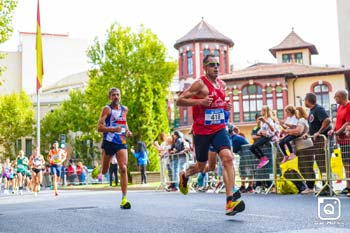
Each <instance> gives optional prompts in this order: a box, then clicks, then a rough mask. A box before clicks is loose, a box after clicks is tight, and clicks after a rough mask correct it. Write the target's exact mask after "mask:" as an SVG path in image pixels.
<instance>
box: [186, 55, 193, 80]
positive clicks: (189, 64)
mask: <svg viewBox="0 0 350 233" xmlns="http://www.w3.org/2000/svg"><path fill="white" fill-rule="evenodd" d="M191 74H193V63H192V52H191V51H188V52H187V75H191Z"/></svg>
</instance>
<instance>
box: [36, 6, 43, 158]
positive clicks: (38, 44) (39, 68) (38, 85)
mask: <svg viewBox="0 0 350 233" xmlns="http://www.w3.org/2000/svg"><path fill="white" fill-rule="evenodd" d="M36 20H37V22H36V70H37V71H36V72H37V77H36V94H37V101H36V106H37V110H36V111H37V113H36V130H37V132H36V144H37V145H36V146H37V152H38V154H41V153H40V89H41V87H42V82H43V75H44V68H43V54H42V52H43V51H42V40H41V25H40V8H39V0H38V6H37V12H36Z"/></svg>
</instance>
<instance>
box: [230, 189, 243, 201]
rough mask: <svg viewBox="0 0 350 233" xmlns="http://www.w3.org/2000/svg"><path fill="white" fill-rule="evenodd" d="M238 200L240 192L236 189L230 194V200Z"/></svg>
mask: <svg viewBox="0 0 350 233" xmlns="http://www.w3.org/2000/svg"><path fill="white" fill-rule="evenodd" d="M239 198H241V192H240V191H239V190H238V189H237V190H235V191H234V192H233V194H232V200H233V201H237V200H238V199H239Z"/></svg>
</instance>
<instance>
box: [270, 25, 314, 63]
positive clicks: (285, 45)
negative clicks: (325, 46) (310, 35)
mask: <svg viewBox="0 0 350 233" xmlns="http://www.w3.org/2000/svg"><path fill="white" fill-rule="evenodd" d="M300 48H308V49H309V50H310V52H311V54H318V52H317V49H316V47H315V45H313V44H310V43H308V42H305V41H304V40H303V39H301V38H300V36H298V35H297V34H296V33H295V32H294V31H292V32H291V33H289V35H288V36H287V37H286V38H285V39H284V40H283V41H282V42H281V43H280V44H279V45H277V46H275V47H273V48H271V49H270V52H271V53H272V55H273V56H274V57H276V52H277V51H281V50H291V49H300Z"/></svg>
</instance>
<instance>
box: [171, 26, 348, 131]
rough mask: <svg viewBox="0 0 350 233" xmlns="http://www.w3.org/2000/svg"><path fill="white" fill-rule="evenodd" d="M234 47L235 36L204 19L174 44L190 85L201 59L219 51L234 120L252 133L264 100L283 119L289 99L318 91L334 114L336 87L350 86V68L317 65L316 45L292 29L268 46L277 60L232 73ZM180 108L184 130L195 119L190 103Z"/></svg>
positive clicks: (183, 76)
mask: <svg viewBox="0 0 350 233" xmlns="http://www.w3.org/2000/svg"><path fill="white" fill-rule="evenodd" d="M213 37H217V38H216V39H215V38H213ZM232 46H233V42H232V40H230V39H229V38H227V37H225V36H223V35H222V34H221V33H219V32H218V31H217V30H215V29H214V28H213V27H212V26H210V25H208V24H207V23H206V22H204V21H203V20H202V21H201V22H200V23H199V24H198V25H197V26H196V27H195V28H194V29H192V30H191V31H190V32H189V33H188V34H187V35H185V36H184V37H182V38H181V39H180V40H178V41H177V42H176V44H175V48H177V49H178V50H179V74H180V87H181V88H182V90H183V89H186V88H187V87H188V86H189V85H190V83H192V82H193V80H194V79H195V78H198V77H199V75H203V73H202V72H203V71H201V70H202V69H200V67H202V64H201V63H200V62H201V60H202V58H203V57H204V55H205V54H206V53H210V52H214V54H218V56H219V58H220V62H221V64H224V65H221V66H220V78H221V79H222V80H224V81H225V82H226V84H227V91H226V95H227V98H229V99H230V100H231V101H232V103H233V108H232V110H231V118H230V121H231V122H233V123H234V124H235V125H237V126H239V127H240V129H241V131H242V132H243V133H245V134H246V135H250V132H251V129H252V128H253V126H254V125H255V114H256V113H258V112H260V111H261V108H262V106H263V105H268V106H270V107H271V108H272V109H273V110H274V111H275V113H276V114H277V117H278V118H280V119H282V118H284V117H285V116H284V111H283V109H284V108H285V107H286V106H287V105H288V104H291V105H294V106H300V105H301V104H303V98H304V96H305V94H306V93H307V92H314V93H315V94H316V95H317V98H318V103H319V104H321V105H322V106H323V107H325V109H326V110H327V111H328V112H329V113H330V112H331V105H332V104H335V101H334V99H333V96H334V92H335V91H336V90H338V89H344V88H345V89H349V87H350V70H346V69H344V68H339V67H336V68H333V67H318V66H313V65H312V55H317V54H318V51H317V49H316V46H315V45H313V44H311V43H308V42H306V41H304V40H303V39H302V38H301V37H300V36H299V35H297V34H296V33H295V32H294V30H292V32H291V33H289V35H287V36H286V37H285V39H284V40H282V42H281V43H280V44H278V45H277V46H274V47H272V48H271V49H270V50H269V51H270V52H271V54H272V55H273V56H274V57H275V58H276V63H273V64H272V63H257V64H254V65H252V66H249V67H247V68H245V69H242V70H235V71H232V72H230V70H229V69H228V67H229V64H230V63H229V56H228V54H229V53H228V52H227V51H228V49H229V48H231V47H232ZM208 50H209V51H208ZM217 50H219V51H217ZM188 54H195V55H192V56H189V55H188ZM191 63H192V64H195V66H193V67H195V69H196V72H188V71H189V70H190V71H191V69H190V66H189V64H191ZM198 65H199V66H198ZM192 71H193V69H192ZM179 113H180V114H179V117H180V125H179V128H178V129H180V130H182V131H184V132H185V133H186V131H187V130H188V129H189V128H190V126H191V124H192V112H191V108H190V107H188V108H180V109H179Z"/></svg>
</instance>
